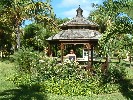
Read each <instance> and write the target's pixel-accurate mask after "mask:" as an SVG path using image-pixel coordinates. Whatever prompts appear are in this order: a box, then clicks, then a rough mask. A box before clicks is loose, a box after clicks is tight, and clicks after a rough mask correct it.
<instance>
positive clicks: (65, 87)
mask: <svg viewBox="0 0 133 100" xmlns="http://www.w3.org/2000/svg"><path fill="white" fill-rule="evenodd" d="M14 59H15V62H16V66H17V67H16V68H17V71H18V73H16V74H15V77H14V78H13V81H14V83H15V84H17V85H19V86H20V85H27V86H36V85H37V86H38V85H39V86H40V90H41V91H43V90H46V91H47V92H48V93H55V94H61V95H62V94H63V95H91V94H101V93H102V94H103V93H113V92H116V91H118V90H119V87H120V85H119V84H118V83H119V82H120V81H121V80H122V79H123V78H125V76H126V73H125V69H123V67H122V66H117V64H111V65H110V67H109V69H108V71H107V73H106V74H105V73H102V72H101V68H100V67H99V66H100V65H94V67H93V68H94V70H93V74H90V72H89V71H85V70H83V69H81V68H80V66H79V64H78V62H75V61H70V60H65V61H64V62H63V63H57V59H56V58H53V57H47V56H46V55H44V54H43V53H39V52H33V49H32V48H22V49H20V50H19V51H18V52H17V53H16V54H15V55H14Z"/></svg>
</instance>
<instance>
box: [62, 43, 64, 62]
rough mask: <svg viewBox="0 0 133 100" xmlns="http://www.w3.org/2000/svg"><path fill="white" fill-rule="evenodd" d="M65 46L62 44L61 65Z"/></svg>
mask: <svg viewBox="0 0 133 100" xmlns="http://www.w3.org/2000/svg"><path fill="white" fill-rule="evenodd" d="M63 53H64V44H63V43H61V63H62V62H63Z"/></svg>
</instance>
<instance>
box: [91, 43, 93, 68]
mask: <svg viewBox="0 0 133 100" xmlns="http://www.w3.org/2000/svg"><path fill="white" fill-rule="evenodd" d="M91 66H93V45H92V44H91Z"/></svg>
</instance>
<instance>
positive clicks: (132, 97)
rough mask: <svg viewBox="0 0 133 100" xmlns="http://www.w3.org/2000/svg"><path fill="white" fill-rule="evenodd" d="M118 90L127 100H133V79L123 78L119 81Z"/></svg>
mask: <svg viewBox="0 0 133 100" xmlns="http://www.w3.org/2000/svg"><path fill="white" fill-rule="evenodd" d="M119 85H120V89H119V90H120V92H121V94H122V95H123V96H124V97H125V98H126V99H127V100H133V79H123V80H122V81H120V82H119Z"/></svg>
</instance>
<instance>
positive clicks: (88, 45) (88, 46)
mask: <svg viewBox="0 0 133 100" xmlns="http://www.w3.org/2000/svg"><path fill="white" fill-rule="evenodd" d="M87 48H88V67H90V61H89V60H90V57H89V52H90V44H89V43H88V44H87Z"/></svg>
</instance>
